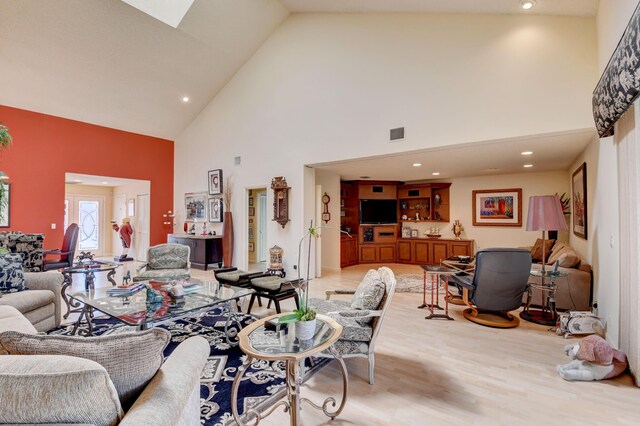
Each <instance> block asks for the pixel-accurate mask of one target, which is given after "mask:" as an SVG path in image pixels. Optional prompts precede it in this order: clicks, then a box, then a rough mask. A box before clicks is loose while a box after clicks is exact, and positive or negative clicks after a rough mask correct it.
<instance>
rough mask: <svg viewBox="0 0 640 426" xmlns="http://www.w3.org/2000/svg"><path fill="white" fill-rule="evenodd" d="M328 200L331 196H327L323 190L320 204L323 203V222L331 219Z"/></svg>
mask: <svg viewBox="0 0 640 426" xmlns="http://www.w3.org/2000/svg"><path fill="white" fill-rule="evenodd" d="M329 201H331V198H330V197H329V194H327V193H326V192H325V193H324V195H323V196H322V204H324V211H323V212H322V220H324V223H329V221H330V220H331V213H329Z"/></svg>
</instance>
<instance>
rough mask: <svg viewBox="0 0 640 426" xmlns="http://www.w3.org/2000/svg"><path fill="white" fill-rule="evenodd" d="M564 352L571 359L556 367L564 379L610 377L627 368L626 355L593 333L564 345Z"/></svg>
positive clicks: (586, 379)
mask: <svg viewBox="0 0 640 426" xmlns="http://www.w3.org/2000/svg"><path fill="white" fill-rule="evenodd" d="M565 352H566V353H567V355H568V356H569V357H570V358H572V359H573V361H571V362H570V363H568V364H565V365H558V366H557V367H556V370H557V371H558V373H559V374H560V377H562V378H563V379H565V380H585V381H589V380H604V379H611V378H613V377H616V376H618V375H620V374H622V373H623V372H624V371H625V370H626V369H627V356H626V355H625V354H624V353H622V352H620V351H619V350H617V349H614V348H612V347H611V346H610V345H609V343H607V341H606V340H604V339H603V338H602V337H600V336H598V335H595V334H592V335H590V336H587V337H585V338H584V339H582V340H581V341H580V343H577V344H575V345H571V346H567V347H565Z"/></svg>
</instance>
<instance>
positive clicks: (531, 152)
mask: <svg viewBox="0 0 640 426" xmlns="http://www.w3.org/2000/svg"><path fill="white" fill-rule="evenodd" d="M520 154H522V155H531V154H533V151H522V152H521V153H520Z"/></svg>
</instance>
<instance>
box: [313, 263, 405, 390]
mask: <svg viewBox="0 0 640 426" xmlns="http://www.w3.org/2000/svg"><path fill="white" fill-rule="evenodd" d="M395 290H396V279H395V276H394V275H393V271H391V269H389V268H387V267H386V266H383V267H382V268H380V269H378V270H377V271H376V270H374V269H371V270H369V272H367V275H365V277H364V279H363V280H362V282H361V283H360V284H359V285H358V288H356V289H355V290H329V291H327V292H326V295H327V298H326V300H322V299H310V300H309V305H310V306H312V307H314V308H315V309H316V310H317V312H318V313H320V314H324V315H328V316H330V317H331V318H333V319H334V320H336V321H337V322H338V323H339V324H341V325H342V327H343V332H342V337H341V339H340V340H338V341H337V342H336V344H335V348H336V349H337V351H338V352H339V353H340V355H342V357H343V358H351V357H362V358H368V359H369V383H370V384H373V381H374V377H373V372H374V367H375V355H374V352H375V346H376V339H377V337H378V334H379V333H380V328H381V327H382V320H383V319H384V315H385V313H386V312H387V308H388V307H389V305H390V304H391V299H392V298H393V294H394V293H395ZM347 294H348V295H353V297H352V299H351V301H344V300H331V296H332V295H347ZM319 356H324V357H332V355H331V353H330V352H327V351H325V352H323V353H322V354H320V355H319Z"/></svg>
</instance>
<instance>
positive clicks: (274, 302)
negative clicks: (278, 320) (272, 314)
mask: <svg viewBox="0 0 640 426" xmlns="http://www.w3.org/2000/svg"><path fill="white" fill-rule="evenodd" d="M273 304H274V305H276V313H277V314H279V313H281V312H282V311H281V310H280V302H279V301H278V299H273Z"/></svg>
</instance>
